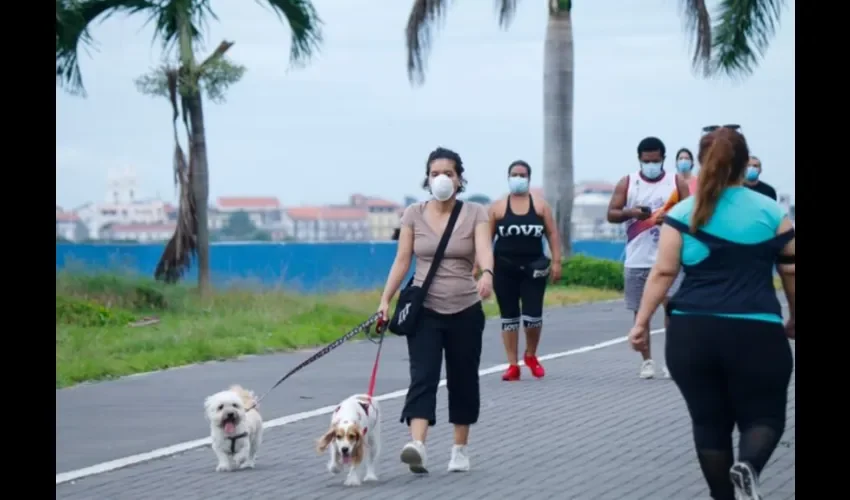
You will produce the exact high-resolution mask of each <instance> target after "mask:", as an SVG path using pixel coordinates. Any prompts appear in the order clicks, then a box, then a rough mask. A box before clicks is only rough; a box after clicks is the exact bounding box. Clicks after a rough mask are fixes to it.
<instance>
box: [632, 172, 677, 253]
mask: <svg viewBox="0 0 850 500" xmlns="http://www.w3.org/2000/svg"><path fill="white" fill-rule="evenodd" d="M628 186H629V187H628V193H627V195H626V208H635V207H639V206H644V207H649V209H650V210H652V211H653V212H655V211H656V210H658V209H659V208H661V207H663V206H664V204H665V203H667V200H668V199H670V196H671V195H672V194H673V193H674V192H675V191H676V174H674V173H670V172H665V173H664V176H663V177H662V178H661V179H660V180H657V181H655V182H647V181H646V180H644V179H643V178H642V177H641V176H640V173H639V172H636V173H634V174H632V175H630V176H629V184H628ZM625 224H626V262H625V264H624V265H625V267H634V268H648V267H652V266H653V265H654V264H655V258H656V256H657V254H658V238H659V237H660V235H661V228H660V227H659V226H656V225H655V224H654V223H653V222H652V220H651V219H647V220H643V221H639V220H637V219H630V220H628V221H626V222H625Z"/></svg>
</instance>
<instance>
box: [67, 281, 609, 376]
mask: <svg viewBox="0 0 850 500" xmlns="http://www.w3.org/2000/svg"><path fill="white" fill-rule="evenodd" d="M619 296H620V292H618V291H616V290H603V289H594V288H584V287H575V286H570V287H565V286H554V287H551V288H550V290H549V291H548V292H547V294H546V305H547V306H561V305H567V304H575V303H580V302H591V301H598V300H607V299H613V298H617V297H619ZM379 298H380V292H378V291H373V292H359V293H337V294H330V295H301V294H296V293H291V292H286V291H281V290H262V291H260V290H248V289H228V290H219V291H217V292H215V293H214V294H213V295H212V296H211V297H209V298H205V299H202V298H200V297H199V296H197V295H196V293H195V292H194V291H193V290H192V289H191V288H189V287H185V286H179V285H178V286H164V285H161V284H159V283H156V282H154V281H152V280H147V279H141V278H137V277H130V276H122V275H117V274H97V275H85V274H72V273H68V272H61V273H57V275H56V387H57V388H59V387H67V386H69V385H73V384H76V383H80V382H85V381H92V380H103V379H109V378H113V377H119V376H124V375H130V374H133V373H140V372H146V371H151V370H159V369H164V368H169V367H175V366H181V365H186V364H191V363H198V362H203V361H211V360H222V359H229V358H234V357H237V356H241V355H247V354H264V353H271V352H277V351H284V350H290V349H296V348H299V347H306V346H315V345H319V344H323V343H327V342H330V341H331V340H333V339H335V338H338V337H339V336H340V335H342V334H343V333H345V332H346V331H348V330H349V329H351V328H352V327H354V326H356V325H357V324H359V323H361V322H362V321H364V320H365V319H366V318H368V317H369V316H370V315H371V314H372V313H374V312H375V310H376V308H377V305H378V302H379ZM484 307H485V311H486V313H487V315H488V316H494V315H496V314H497V313H498V308H497V307H496V304H495V302H494V301H493V300H488V301H486V302H485V304H484ZM146 317H156V318H158V319H159V323H158V324H154V325H150V326H142V327H133V326H128V324H130V323H131V322H133V321H137V320H140V319H143V318H146Z"/></svg>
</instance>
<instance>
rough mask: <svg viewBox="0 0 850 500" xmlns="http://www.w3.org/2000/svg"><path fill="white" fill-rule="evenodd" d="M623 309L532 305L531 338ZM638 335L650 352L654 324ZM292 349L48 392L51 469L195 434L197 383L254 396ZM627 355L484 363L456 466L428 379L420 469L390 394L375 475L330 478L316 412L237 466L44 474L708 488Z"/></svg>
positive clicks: (375, 490)
mask: <svg viewBox="0 0 850 500" xmlns="http://www.w3.org/2000/svg"><path fill="white" fill-rule="evenodd" d="M630 316H631V315H630V314H629V313H627V312H626V311H624V310H623V306H622V303H607V304H594V305H588V306H579V307H573V308H566V309H560V310H555V311H550V312H547V314H546V320H545V321H546V325H547V327H546V331H545V334H544V342H543V346H542V348H541V349H542V351H543V352H544V353H555V352H563V351H568V350H574V349H577V348H581V347H583V346H591V345H594V344H598V343H600V342H603V341H607V340H611V339H615V338H617V337H622V336H623V335H625V333H626V332H627V330H628V327H629V326H630V319H631V318H630ZM657 319H660V318H657ZM656 327H657V326H656ZM497 330H498V325H497V324H496V323H495V322H488V327H487V332H486V333H485V336H486V339H485V350H484V355H483V360H482V368H487V367H490V366H493V365H497V364H501V363H503V362H504V360H503V357H502V352H501V346H500V342H499V339H498V333H497ZM653 341H654V342H653V344H654V346H653V347H654V351H655V352H656V358H657V359H661V358H662V357H663V356H662V353H663V345H664V337H663V334H662V335H655V336H654V337H653ZM405 351H406V350H405V349H404V345H403V342H402V341H401V339H391V340H390V341H388V344H387V345H386V350H385V354H384V356H383V358H382V366H381V372H380V375H379V383H378V388H377V392H378V393H379V394H383V393H388V392H391V391H395V390H398V389H403V388H405V386H406V383H407V374H406V359H405V358H406V352H405ZM373 354H374V346H373V345H372V344H369V343H361V344H354V345H348V346H344V347H343V348H341V349H339V350H338V351H335V352H334V353H332V354H330V355H329V356H328V358H325V359H323V360H321V361H320V362H319V363H317V365H315V366H313V367H310V368H308V369H306V370H305V371H304V372H302V373H301V374H299V375H297V376H295V377H294V378H293V379H292V381H291V382H287V383H285V384H284V385H283V386H281V387H280V388H279V389H278V391H276V392H274V393H272V395H271V396H270V397H269V398H268V399H267V400H266V402H264V404H263V408H262V411H263V416H264V417H265V418H266V420H270V419H273V418H277V417H280V416H282V415H288V414H293V413H298V412H302V411H308V410H313V409H316V408H320V407H323V406H327V405H333V404H335V403H337V402H339V401H340V400H341V399H343V398H344V397H346V396H348V395H350V394H352V393H356V392H362V391H363V390H364V388H365V386H366V384H367V381H368V374H369V373H368V372H369V365H370V364H371V357H372V356H373ZM304 355H305V354H304V353H300V354H284V355H274V356H264V357H256V358H248V359H245V360H243V361H235V362H227V363H212V364H206V365H199V366H194V367H189V368H185V369H179V370H171V371H166V372H160V373H155V374H150V375H145V376H138V377H131V378H127V379H122V380H118V381H113V382H106V383H101V384H92V385H87V386H80V387H75V388H71V389H66V390H61V391H57V393H56V400H57V424H56V432H57V449H56V470H57V473H58V472H67V471H70V470H74V469H79V468H83V467H86V466H91V465H94V464H97V463H100V462H105V461H108V460H113V459H116V458H121V457H125V456H128V455H133V454H137V453H143V452H147V451H150V450H152V449H155V448H159V447H164V446H169V445H173V444H176V443H178V442H183V441H188V440H192V439H197V438H201V437H205V434H206V422H205V421H204V418H203V413H202V408H201V404H202V401H203V398H204V397H205V396H206V395H207V394H210V393H212V392H215V391H217V390H220V389H221V388H223V387H226V386H227V385H228V384H230V383H234V382H238V383H241V384H243V385H245V386H246V387H250V388H252V389H254V390H256V391H259V392H262V391H264V390H265V389H266V388H267V386H268V384H270V383H272V382H273V381H274V380H275V379H276V378H277V377H278V376H279V374H281V373H283V372H285V371H286V370H287V369H288V368H289V367H291V366H293V365H294V364H295V363H297V362H298V361H300V360H301V359H303V356H304ZM637 364H638V357H637V355H636V354H635V353H634V352H632V351H631V350H630V349H629V348H628V346H627V345H626V344H625V343H617V344H613V345H609V346H607V347H602V348H594V349H589V350H586V351H579V352H574V353H573V354H570V355H566V356H563V357H560V358H558V359H552V360H549V361H548V362H546V363H545V365H546V368H547V376H546V378H545V379H543V380H541V381H537V380H533V379H531V378H530V377H529V376H527V371H526V372H524V376H525V377H526V378H525V379H523V380H522V381H521V382H519V383H512V384H507V383H503V382H501V381H500V379H499V376H498V374H491V375H485V376H483V377H482V379H481V385H482V414H481V423H480V424H479V425H477V426H475V427H474V429H473V436H472V439H473V443H472V446H471V452H472V459H473V471H472V472H471V473H469V474H452V475H449V474H448V473H447V472H445V467H446V463H447V461H448V453H449V447H450V440H451V429H450V426H448V425H447V424H446V408H445V390H444V389H440V395H439V401H440V406H439V409H438V420H439V422H438V425H437V427H435V428H434V430H433V431H432V433H431V435H430V437H429V452H430V457H429V461H430V464H431V470H432V474H431V475H430V476H429V477H413V476H411V475H410V473H409V472H407V471H406V470H405V469H404V468H403V467H402V466H401V464H400V463H399V462H398V452H399V450H400V448H401V446H402V445H403V443H404V441H405V440H406V433H405V429H404V427H403V426H402V425H401V424H399V423H397V420H396V419H395V416H396V415H398V414H399V412H400V409H401V404H402V399H400V398H394V399H389V400H386V401H384V402H382V406H383V409H384V412H383V413H384V415H386V417H385V419H384V432H383V442H384V452H383V454H382V458H381V460H380V466H379V470H378V472H379V475H380V478H381V480H380V482H379V483H378V484H377V485H365V486H362V487H360V488H359V489H350V488H343V487H342V480H343V477H341V476H336V477H333V476H330V475H329V474H328V473H327V472H325V470H324V464H325V458H326V457H323V456H318V455H316V453H315V451H314V443H315V439H316V438H317V437H318V436H319V435H320V434H321V433H322V432H323V431H324V430H326V428H327V423H328V419H329V417H328V416H327V415H321V416H318V417H314V418H307V419H304V420H301V421H298V422H294V423H290V424H287V425H284V426H282V427H277V428H274V429H269V430H267V432H266V436H265V443H264V445H263V447H262V449H261V450H260V455H259V460H258V467H257V469H255V470H252V471H243V472H238V473H233V474H217V473H215V472H213V468H214V467H215V458H214V456H213V454H212V452H211V451H210V450H209V449H208V448H207V447H204V448H199V449H195V450H191V451H188V452H185V453H183V454H180V455H176V456H172V457H168V458H163V459H159V460H152V461H148V462H144V463H140V464H137V465H133V466H130V467H126V468H123V469H119V470H115V471H112V472H106V473H103V474H99V475H94V476H90V477H85V478H81V479H78V480H75V481H73V482H69V483H64V484H60V485H57V486H56V497H57V498H58V499H91V498H109V499H118V498H120V499H152V498H157V499H170V498H179V499H181V500H183V499H185V500H188V499H194V498H198V499H201V498H204V499H206V498H227V497H231V498H232V497H236V496H239V497H249V498H252V499H254V498H256V499H263V498H299V500H300V499H304V500H309V499H332V498H340V499H343V498H344V499H358V498H363V499H382V498H386V499H393V500H397V499H406V498H417V499H438V498H440V497H448V498H463V499H464V500H467V499H470V500H472V499H476V498H485V497H491V496H494V495H499V496H502V497H510V496H527V495H528V494H529V493H533V494H534V496H536V497H538V498H541V499H545V498H553V499H555V498H557V499H565V498H572V499H580V500H604V499H611V500H623V499H629V500H631V499H641V498H647V499H653V500H658V499H676V500H680V499H682V500H684V499H690V498H708V495H707V491H706V488H705V487H704V483H703V480H702V478H701V475H700V473H699V467H698V465H697V463H696V460H695V459H694V452H693V449H692V441H691V435H690V425H689V422H688V419H687V414H686V410H685V407H684V404H683V402H682V400H681V396H680V395H679V393H678V391H677V390H676V388H675V385H674V384H673V383H672V382H671V381H669V380H652V381H642V380H639V379H638V378H637ZM529 408H535V409H536V411H534V412H530V411H527V409H529ZM794 409H795V392H794V384H793V383H792V385H791V388H790V399H789V413H788V419H789V421H788V428H787V430H786V434H785V436H784V437H783V446H781V447H780V448H779V449H778V450H777V453H776V454H775V456H774V458H773V460H772V463H771V464H770V465H769V466H768V469H767V470H766V471H765V476H764V478H763V483H764V484H763V486H764V489H765V490H766V493H767V498H768V499H780V498H794V497H795V494H794V491H795V474H794V467H795V458H794V440H795V435H796V429H795V411H794Z"/></svg>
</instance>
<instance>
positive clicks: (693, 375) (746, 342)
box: [665, 314, 794, 452]
mask: <svg viewBox="0 0 850 500" xmlns="http://www.w3.org/2000/svg"><path fill="white" fill-rule="evenodd" d="M665 351H666V352H665V354H666V357H667V367H668V369H669V370H670V375H671V376H672V377H673V380H674V381H675V382H676V385H677V386H678V387H679V390H680V391H681V392H682V396H683V397H684V399H685V402H686V403H687V405H688V411H689V412H690V415H691V420H692V421H693V431H694V444H695V445H696V448H697V450H726V449H731V446H732V431H733V429H734V427H735V424H737V425H738V430H739V432H741V433H742V434H743V433H746V432H747V430H749V429H751V428H753V427H755V426H762V427H767V428H769V429H771V430H772V431H773V432H774V433H775V434H776V436H777V440H778V437H779V436H781V435H782V433H783V432H784V430H785V413H786V406H787V403H788V384H789V382H790V380H791V371H792V370H793V364H794V360H793V356H792V354H791V346H790V345H789V343H788V339H787V338H786V337H785V329H784V328H783V326H782V325H781V324H780V323H770V322H767V321H757V320H749V319H737V318H725V317H718V316H710V315H696V314H673V315H671V316H670V324H669V326H668V327H667V339H666V349H665ZM770 451H771V452H772V450H770Z"/></svg>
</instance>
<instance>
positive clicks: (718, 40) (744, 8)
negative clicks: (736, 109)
mask: <svg viewBox="0 0 850 500" xmlns="http://www.w3.org/2000/svg"><path fill="white" fill-rule="evenodd" d="M784 5H785V0H722V1H721V2H720V5H719V7H718V9H717V12H716V15H715V16H714V19H715V22H714V23H713V26H712V32H713V33H712V42H711V52H712V55H711V62H710V64H709V66H708V69H709V74H710V75H718V74H726V75H727V76H729V77H731V78H735V79H739V78H743V77H747V76H749V75H751V74H752V72H753V70H755V68H756V66H758V63H759V62H760V61H761V59H762V58H763V57H764V54H765V52H766V51H767V48H768V46H769V45H770V41H771V40H772V38H773V36H774V35H775V34H776V29H777V28H778V26H779V21H780V17H781V14H782V8H783V7H784Z"/></svg>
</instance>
